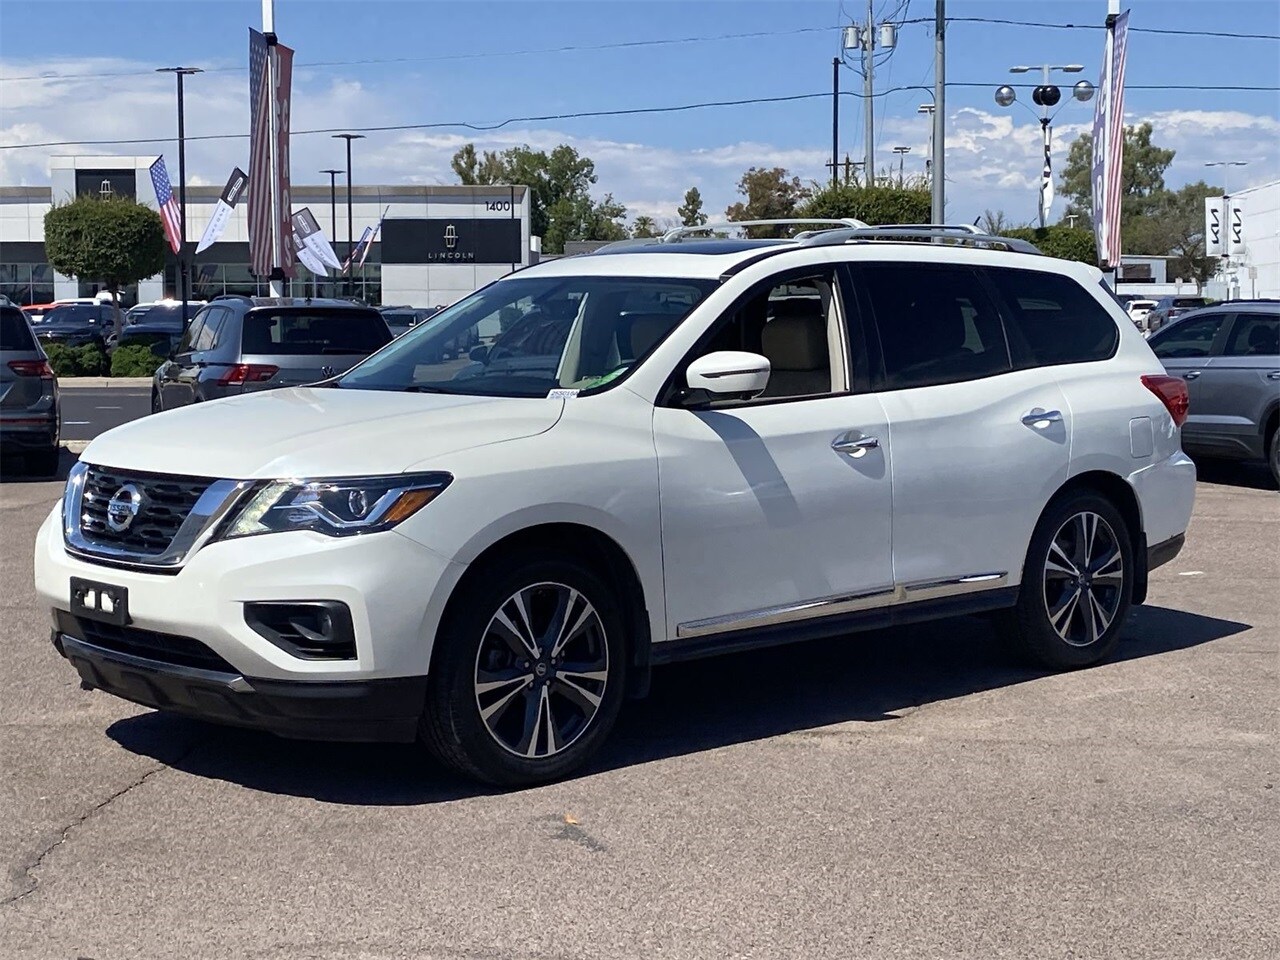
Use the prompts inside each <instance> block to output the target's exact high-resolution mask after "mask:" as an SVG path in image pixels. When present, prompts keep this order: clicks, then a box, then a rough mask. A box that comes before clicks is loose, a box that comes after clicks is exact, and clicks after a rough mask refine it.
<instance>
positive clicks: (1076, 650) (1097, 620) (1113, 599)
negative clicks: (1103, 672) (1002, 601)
mask: <svg viewBox="0 0 1280 960" xmlns="http://www.w3.org/2000/svg"><path fill="white" fill-rule="evenodd" d="M1091 517H1092V518H1096V521H1091V520H1090V519H1089V518H1091ZM1097 521H1100V523H1098V522H1097ZM1091 523H1093V524H1095V525H1094V526H1093V528H1092V529H1093V531H1094V533H1093V536H1092V539H1090V536H1089V533H1088V531H1089V529H1090V524H1091ZM1055 541H1056V542H1057V547H1056V548H1055ZM1090 543H1092V544H1093V546H1094V548H1095V549H1094V550H1093V551H1092V555H1091V557H1090V550H1089V544H1090ZM1107 544H1111V545H1114V547H1115V548H1116V553H1117V555H1118V557H1119V563H1120V570H1119V573H1118V575H1117V573H1116V571H1115V569H1114V564H1115V561H1114V560H1110V561H1108V560H1107V558H1108V556H1110V554H1109V552H1108V549H1107V546H1106V545H1107ZM1077 545H1078V546H1079V550H1078V549H1077ZM1064 546H1065V550H1064ZM1051 550H1053V551H1054V552H1053V554H1052V555H1051V553H1050V551H1051ZM1080 551H1084V552H1083V553H1082V552H1080ZM1082 561H1083V562H1082ZM1103 561H1106V562H1103ZM1134 570H1135V567H1134V556H1133V539H1132V536H1131V534H1130V531H1129V525H1128V524H1127V523H1126V522H1125V519H1124V517H1123V516H1122V515H1121V513H1120V511H1119V510H1118V509H1116V507H1115V505H1114V504H1113V503H1112V502H1111V501H1110V500H1108V499H1107V498H1106V497H1104V496H1102V495H1101V494H1099V493H1094V492H1091V491H1078V492H1074V493H1068V494H1066V495H1064V496H1062V497H1060V498H1059V499H1057V500H1055V501H1054V502H1052V503H1050V505H1049V506H1048V508H1047V509H1046V510H1045V512H1044V515H1043V516H1042V517H1041V518H1040V523H1039V524H1038V525H1037V526H1036V530H1035V533H1034V535H1033V536H1032V537H1031V545H1030V547H1029V548H1028V550H1027V559H1026V563H1025V564H1024V566H1023V570H1022V586H1021V588H1020V590H1019V591H1018V602H1017V605H1016V606H1015V607H1014V608H1013V609H1012V610H1010V611H1008V612H1007V614H1006V615H1005V617H1004V618H1003V623H1002V626H1003V628H1004V630H1005V632H1006V634H1007V638H1008V640H1009V641H1010V643H1011V645H1012V646H1013V648H1014V649H1015V651H1016V652H1018V653H1019V654H1020V655H1021V656H1023V657H1025V658H1027V659H1029V660H1031V661H1034V662H1036V663H1039V664H1041V665H1043V666H1046V667H1050V668H1052V669H1055V670H1072V669H1076V668H1079V667H1087V666H1090V665H1091V664H1095V663H1098V662H1099V661H1101V660H1104V659H1106V658H1107V657H1109V656H1110V655H1111V654H1112V653H1113V652H1114V651H1115V648H1116V645H1117V644H1118V643H1119V642H1120V630H1121V629H1122V628H1123V626H1124V622H1125V617H1126V616H1127V615H1128V613H1129V607H1130V604H1131V603H1132V600H1133V578H1134ZM1072 571H1075V573H1074V574H1073V572H1072ZM1073 597H1074V605H1073V600H1072V598H1073ZM1082 599H1083V600H1085V601H1089V602H1086V603H1085V604H1084V605H1081V603H1080V601H1081V600H1082ZM1099 627H1102V629H1098V628H1099Z"/></svg>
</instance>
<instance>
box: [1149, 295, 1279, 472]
mask: <svg viewBox="0 0 1280 960" xmlns="http://www.w3.org/2000/svg"><path fill="white" fill-rule="evenodd" d="M1150 343H1151V349H1152V350H1154V351H1155V354H1156V356H1157V357H1159V358H1160V362H1161V363H1163V364H1164V367H1165V369H1166V370H1167V371H1168V372H1169V373H1170V374H1172V375H1174V376H1177V377H1182V379H1184V380H1186V381H1187V390H1188V392H1189V394H1190V398H1191V411H1190V415H1189V416H1188V417H1187V422H1186V423H1185V424H1183V426H1182V445H1183V447H1184V448H1186V450H1187V451H1188V452H1189V453H1198V454H1200V455H1201V456H1206V457H1228V458H1231V459H1235V460H1255V459H1266V460H1267V462H1268V463H1269V464H1270V466H1271V472H1272V474H1273V475H1274V476H1275V478H1276V482H1277V483H1278V484H1280V301H1276V300H1234V301H1233V300H1228V301H1224V302H1223V303H1219V304H1216V305H1214V306H1212V307H1206V308H1205V309H1203V310H1196V311H1194V312H1192V313H1188V314H1185V315H1183V316H1181V317H1179V318H1178V319H1177V320H1175V321H1174V322H1173V323H1171V324H1169V325H1168V326H1167V327H1165V328H1164V329H1162V330H1160V331H1159V332H1158V333H1154V334H1152V335H1151V340H1150Z"/></svg>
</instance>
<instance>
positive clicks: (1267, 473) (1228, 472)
mask: <svg viewBox="0 0 1280 960" xmlns="http://www.w3.org/2000/svg"><path fill="white" fill-rule="evenodd" d="M1193 459H1194V460H1195V462H1196V479H1197V480H1200V481H1202V482H1203V483H1220V484H1223V485H1225V486H1229V487H1248V488H1250V489H1252V490H1275V489H1276V481H1275V478H1274V477H1273V476H1271V468H1270V467H1268V466H1267V465H1266V464H1265V463H1263V462H1262V461H1261V460H1259V461H1241V460H1206V459H1205V458H1204V457H1194V458H1193Z"/></svg>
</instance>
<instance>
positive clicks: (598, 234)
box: [451, 143, 627, 253]
mask: <svg viewBox="0 0 1280 960" xmlns="http://www.w3.org/2000/svg"><path fill="white" fill-rule="evenodd" d="M451 165H452V167H453V171H454V173H456V174H457V175H458V179H459V180H460V181H461V182H462V183H465V184H495V183H512V184H523V185H524V186H526V187H528V188H529V219H530V229H531V230H532V231H533V233H534V235H535V236H540V237H542V247H543V249H544V250H546V251H547V253H563V252H564V243H565V241H566V240H618V239H621V238H623V237H625V236H626V235H627V233H626V227H624V226H623V225H622V224H621V223H619V222H618V220H620V219H621V218H622V217H623V216H625V214H626V208H625V207H623V206H622V205H621V204H619V203H617V202H615V201H614V200H613V198H612V196H608V197H606V198H605V199H604V200H602V201H600V202H598V203H597V202H596V201H594V200H592V198H591V188H592V187H593V186H594V185H595V183H596V179H597V178H596V168H595V163H593V162H592V160H591V159H590V158H589V157H583V156H580V155H579V154H578V151H577V150H575V149H574V148H573V147H571V146H569V145H568V144H563V143H562V144H561V145H560V146H558V147H556V148H555V149H554V150H552V151H551V152H550V153H547V152H546V151H545V150H534V149H533V148H532V147H528V146H519V147H509V148H508V149H506V150H503V151H501V152H494V151H491V150H486V151H484V153H483V154H477V153H476V148H475V145H474V144H471V143H468V144H466V145H464V146H463V147H462V149H460V150H459V151H458V152H457V153H455V154H454V155H453V160H452V162H451Z"/></svg>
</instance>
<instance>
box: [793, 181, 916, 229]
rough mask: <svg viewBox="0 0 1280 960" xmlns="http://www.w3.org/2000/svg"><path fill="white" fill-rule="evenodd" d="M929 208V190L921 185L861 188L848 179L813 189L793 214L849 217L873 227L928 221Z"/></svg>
mask: <svg viewBox="0 0 1280 960" xmlns="http://www.w3.org/2000/svg"><path fill="white" fill-rule="evenodd" d="M816 186H817V185H815V187H816ZM930 210H931V201H930V197H929V191H928V190H927V189H925V188H924V187H918V186H908V187H906V188H902V187H863V186H860V185H859V184H858V183H857V182H855V181H850V182H848V183H839V184H836V185H835V186H831V185H827V186H825V187H821V188H819V189H815V191H814V192H813V194H812V196H810V198H809V200H808V201H807V202H806V203H804V204H803V205H802V206H801V207H800V208H799V209H798V210H796V211H795V215H796V216H801V217H818V218H820V219H837V220H838V219H844V218H846V217H852V218H854V219H855V220H861V221H862V222H863V223H869V224H872V225H873V226H874V225H876V224H882V223H928V222H929V215H930Z"/></svg>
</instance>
